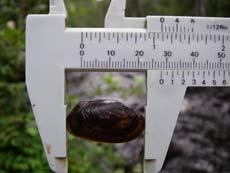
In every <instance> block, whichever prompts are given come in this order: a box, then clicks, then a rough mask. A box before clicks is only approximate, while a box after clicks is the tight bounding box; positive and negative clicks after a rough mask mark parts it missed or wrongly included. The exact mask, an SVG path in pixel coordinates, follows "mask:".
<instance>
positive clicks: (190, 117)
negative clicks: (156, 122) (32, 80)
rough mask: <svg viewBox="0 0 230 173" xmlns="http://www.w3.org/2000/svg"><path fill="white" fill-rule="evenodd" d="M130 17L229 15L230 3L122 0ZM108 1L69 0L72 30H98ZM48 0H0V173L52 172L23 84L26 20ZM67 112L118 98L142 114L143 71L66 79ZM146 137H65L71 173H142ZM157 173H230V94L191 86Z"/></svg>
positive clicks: (219, 0)
mask: <svg viewBox="0 0 230 173" xmlns="http://www.w3.org/2000/svg"><path fill="white" fill-rule="evenodd" d="M127 1H128V5H127V16H135V17H136V16H138V17H141V16H146V15H148V14H152V15H183V16H184V15H186V16H187V15H192V16H221V17H224V16H225V17H229V15H230V1H229V0H127ZM109 2H110V1H109V0H104V1H101V0H100V1H96V0H66V5H67V9H68V19H67V25H68V26H69V27H103V22H104V16H105V13H106V11H107V8H108V4H109ZM47 12H48V0H37V1H34V0H0V128H1V130H0V173H45V172H50V169H49V167H48V164H47V161H46V158H45V155H44V153H43V149H42V145H41V141H40V137H39V134H38V131H37V128H36V123H35V120H34V117H33V115H32V112H31V108H30V103H29V100H28V96H27V92H26V86H25V68H24V63H25V18H26V16H27V14H31V13H47ZM66 78H67V81H66V84H67V87H66V93H67V96H66V98H67V104H68V111H69V110H71V109H72V107H73V106H74V105H75V104H76V103H77V102H78V101H79V100H87V99H96V98H112V99H117V100H120V101H122V102H123V103H125V104H126V105H128V106H130V107H132V108H133V109H135V110H138V111H141V112H142V113H144V106H145V99H146V90H145V74H144V73H76V72H69V73H67V74H66ZM143 144H144V141H143V135H142V136H140V137H139V138H138V139H136V140H134V141H132V142H130V143H126V144H116V145H111V144H100V143H94V142H89V141H85V140H82V139H76V138H74V137H72V136H70V135H69V137H68V146H69V151H68V152H69V172H70V173H142V167H143V164H142V159H143V152H144V148H143ZM161 173H230V89H227V88H212V89H211V88H209V89H208V88H195V89H194V88H190V89H188V91H187V94H186V96H185V99H184V102H183V105H182V108H181V114H180V116H179V120H178V123H177V126H176V130H175V133H174V136H173V139H172V142H171V145H170V149H169V152H168V155H167V159H166V162H165V164H164V168H163V170H162V171H161Z"/></svg>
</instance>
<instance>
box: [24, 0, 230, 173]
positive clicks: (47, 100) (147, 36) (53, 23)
mask: <svg viewBox="0 0 230 173" xmlns="http://www.w3.org/2000/svg"><path fill="white" fill-rule="evenodd" d="M125 5H126V1H125V0H112V2H111V4H110V7H109V10H108V13H107V15H106V19H105V27H106V28H66V25H65V18H66V10H65V5H64V2H63V0H50V13H49V14H46V15H29V16H28V18H27V25H26V83H27V88H28V92H29V97H30V100H31V104H32V107H33V112H34V115H35V118H36V122H37V126H38V129H39V132H40V136H41V139H42V143H43V146H44V149H45V153H46V156H47V159H48V162H49V166H50V168H51V169H52V170H53V171H54V172H57V173H67V167H68V166H67V145H66V105H65V71H66V70H80V71H85V70H90V71H145V72H146V73H147V107H146V129H145V157H144V159H145V172H146V173H154V172H159V171H160V170H161V168H162V165H163V163H164V159H165V157H166V153H167V150H168V147H169V144H170V140H171V137H172V134H173V130H174V127H175V124H176V121H177V118H178V114H179V112H180V106H181V103H182V100H183V97H184V94H185V91H186V88H187V87H188V86H193V87H197V86H204V87H205V86H209V87H210V86H230V47H229V44H230V41H229V33H230V20H229V19H228V18H200V17H169V16H164V17H163V16H147V17H146V18H126V17H125Z"/></svg>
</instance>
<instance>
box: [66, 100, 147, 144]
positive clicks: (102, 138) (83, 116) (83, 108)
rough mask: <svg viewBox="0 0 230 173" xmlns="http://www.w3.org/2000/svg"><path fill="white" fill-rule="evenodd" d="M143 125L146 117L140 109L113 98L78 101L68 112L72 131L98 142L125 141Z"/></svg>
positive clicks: (134, 135) (140, 131)
mask: <svg viewBox="0 0 230 173" xmlns="http://www.w3.org/2000/svg"><path fill="white" fill-rule="evenodd" d="M144 128H145V119H144V117H143V116H142V115H141V114H140V113H137V112H135V111H133V110H132V109H130V108H128V107H127V106H125V105H124V104H122V103H120V102H118V101H115V100H92V101H81V102H79V103H78V104H77V105H76V106H75V107H74V108H73V110H72V111H71V112H70V113H69V115H68V116H67V129H68V131H69V132H70V133H71V134H73V135H74V136H76V137H81V138H85V139H88V140H92V141H97V142H104V143H123V142H128V141H131V140H133V139H135V138H137V137H138V136H139V135H140V134H141V133H142V131H143V130H144Z"/></svg>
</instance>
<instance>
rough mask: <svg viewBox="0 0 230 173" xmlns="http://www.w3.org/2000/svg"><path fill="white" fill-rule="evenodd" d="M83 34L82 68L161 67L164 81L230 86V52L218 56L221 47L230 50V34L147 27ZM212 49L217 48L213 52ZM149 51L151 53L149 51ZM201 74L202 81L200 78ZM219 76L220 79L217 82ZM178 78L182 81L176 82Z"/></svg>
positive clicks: (155, 68) (159, 69) (81, 45)
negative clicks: (128, 30)
mask: <svg viewBox="0 0 230 173" xmlns="http://www.w3.org/2000/svg"><path fill="white" fill-rule="evenodd" d="M79 34H81V43H80V45H79V48H77V49H79V54H80V56H81V58H80V61H81V62H80V68H81V69H85V70H87V69H90V70H114V69H115V70H129V71H132V70H133V71H146V70H158V71H161V73H160V74H161V76H160V79H159V83H160V84H161V85H164V84H171V85H175V84H181V85H185V82H186V81H185V79H187V80H188V81H187V82H189V83H188V84H190V85H191V86H196V85H201V86H228V85H229V84H230V81H229V80H226V78H227V79H229V78H230V76H229V75H230V61H229V56H228V55H227V56H226V55H224V57H218V54H220V52H221V51H223V52H226V45H229V43H230V41H229V36H228V35H222V34H202V33H153V32H149V33H147V32H144V31H143V32H109V31H105V32H103V31H101V32H93V31H89V32H81V33H79ZM102 35H103V37H102ZM89 36H90V37H89ZM124 36H125V37H124ZM215 38H216V39H215ZM104 45H106V47H105V46H104ZM153 45H154V46H153ZM124 46H127V47H128V48H129V49H125V56H124V53H120V51H122V50H124ZM214 46H215V49H214V48H213V47H214ZM151 47H152V49H151ZM165 47H167V49H166V48H165ZM178 47H180V49H178ZM200 47H202V49H200ZM161 48H165V49H161ZM181 48H184V49H185V50H181ZM158 49H159V50H158ZM210 49H213V50H212V52H211V53H210V52H209V50H210ZM165 50H170V51H168V52H167V51H165ZM194 50H196V51H194ZM198 50H199V51H198ZM146 51H147V52H148V54H147V55H145V52H146ZM228 51H229V50H228ZM98 52H100V53H101V54H99V53H98ZM178 52H179V53H180V57H179V58H178V57H177V54H178ZM181 52H182V54H181ZM207 53H208V54H207ZM121 54H122V55H123V56H121ZM167 54H168V55H167ZM175 72H177V73H176V74H177V75H176V77H175V76H174V75H172V74H173V73H175ZM216 74H217V75H216ZM191 75H192V76H191ZM163 76H164V77H165V76H166V77H165V78H166V79H167V80H169V81H167V82H165V80H164V79H163ZM170 76H171V79H170ZM197 78H198V79H200V81H196V79H197ZM216 78H218V79H220V80H218V82H217V81H216ZM177 79H179V80H181V82H180V83H179V82H178V81H177V82H175V80H177Z"/></svg>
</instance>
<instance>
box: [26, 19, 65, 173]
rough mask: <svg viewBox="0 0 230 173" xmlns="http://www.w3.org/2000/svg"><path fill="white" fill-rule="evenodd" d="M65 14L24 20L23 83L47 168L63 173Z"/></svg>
mask: <svg viewBox="0 0 230 173" xmlns="http://www.w3.org/2000/svg"><path fill="white" fill-rule="evenodd" d="M64 30H65V14H49V15H29V16H28V17H27V21H26V84H27V90H28V94H29V97H30V101H31V105H32V109H33V113H34V116H35V120H36V124H37V127H38V130H39V134H40V137H41V140H42V144H43V148H44V150H45V154H46V157H47V160H48V163H49V166H50V168H51V169H52V170H53V171H54V172H56V173H67V172H68V165H67V146H66V145H67V144H66V106H65V88H64V86H65V69H64V68H63V67H62V66H61V64H62V62H61V59H60V57H62V56H63V49H62V38H63V37H62V36H63V33H64Z"/></svg>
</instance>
